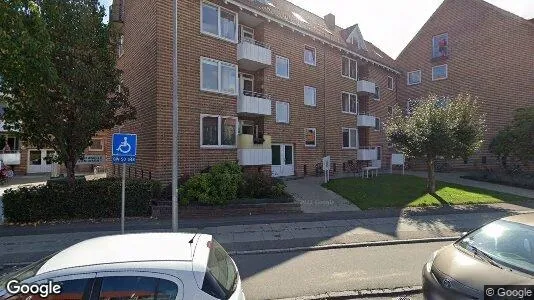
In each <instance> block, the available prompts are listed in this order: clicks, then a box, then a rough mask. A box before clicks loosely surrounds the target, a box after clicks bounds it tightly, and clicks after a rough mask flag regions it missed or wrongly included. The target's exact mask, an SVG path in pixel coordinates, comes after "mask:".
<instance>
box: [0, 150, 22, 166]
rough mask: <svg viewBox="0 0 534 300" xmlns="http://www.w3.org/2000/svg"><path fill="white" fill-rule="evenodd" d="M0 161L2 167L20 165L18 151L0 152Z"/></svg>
mask: <svg viewBox="0 0 534 300" xmlns="http://www.w3.org/2000/svg"><path fill="white" fill-rule="evenodd" d="M0 160H1V161H2V164H4V165H8V166H12V165H20V151H19V150H13V151H0Z"/></svg>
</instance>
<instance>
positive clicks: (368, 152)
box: [356, 148, 378, 160]
mask: <svg viewBox="0 0 534 300" xmlns="http://www.w3.org/2000/svg"><path fill="white" fill-rule="evenodd" d="M377 158H378V151H377V150H376V148H361V149H358V154H357V155H356V159H357V160H377Z"/></svg>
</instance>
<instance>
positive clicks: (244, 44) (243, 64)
mask: <svg viewBox="0 0 534 300" xmlns="http://www.w3.org/2000/svg"><path fill="white" fill-rule="evenodd" d="M271 60H272V59H271V49H270V46H269V45H266V44H263V43H261V42H258V41H255V40H252V39H244V40H242V41H241V42H240V43H239V44H237V62H238V64H239V69H245V70H248V71H253V72H255V71H257V70H260V69H263V68H266V67H268V66H270V65H271V63H272V62H271Z"/></svg>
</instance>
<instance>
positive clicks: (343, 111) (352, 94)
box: [341, 92, 359, 115]
mask: <svg viewBox="0 0 534 300" xmlns="http://www.w3.org/2000/svg"><path fill="white" fill-rule="evenodd" d="M343 94H347V95H348V96H349V111H346V110H345V107H343ZM351 96H355V97H356V112H351V111H350V97H351ZM341 112H342V113H344V114H350V115H357V114H358V112H359V103H358V95H356V94H354V93H349V92H341Z"/></svg>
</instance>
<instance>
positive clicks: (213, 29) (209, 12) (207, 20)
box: [202, 3, 219, 35]
mask: <svg viewBox="0 0 534 300" xmlns="http://www.w3.org/2000/svg"><path fill="white" fill-rule="evenodd" d="M217 14H218V13H217V7H214V6H211V5H208V4H206V3H203V4H202V31H203V32H209V33H212V34H216V35H219V22H218V16H217Z"/></svg>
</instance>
